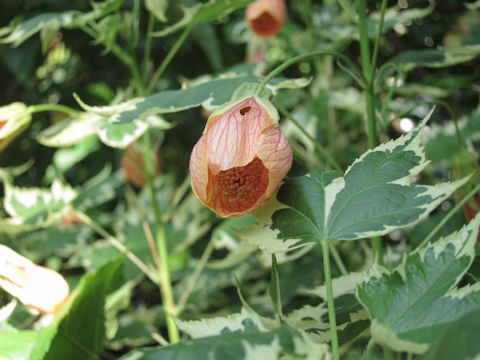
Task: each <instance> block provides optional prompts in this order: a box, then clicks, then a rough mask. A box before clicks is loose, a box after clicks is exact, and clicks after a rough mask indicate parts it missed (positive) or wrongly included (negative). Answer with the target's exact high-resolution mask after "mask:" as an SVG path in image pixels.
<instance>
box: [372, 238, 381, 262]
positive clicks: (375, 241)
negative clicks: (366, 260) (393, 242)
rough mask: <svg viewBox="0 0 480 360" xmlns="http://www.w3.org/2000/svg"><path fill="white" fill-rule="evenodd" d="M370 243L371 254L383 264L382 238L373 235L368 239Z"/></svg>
mask: <svg viewBox="0 0 480 360" xmlns="http://www.w3.org/2000/svg"><path fill="white" fill-rule="evenodd" d="M370 243H371V245H372V251H373V254H374V255H375V256H376V257H377V262H378V263H379V264H380V265H383V246H382V239H381V238H380V237H379V236H375V237H373V238H371V239H370Z"/></svg>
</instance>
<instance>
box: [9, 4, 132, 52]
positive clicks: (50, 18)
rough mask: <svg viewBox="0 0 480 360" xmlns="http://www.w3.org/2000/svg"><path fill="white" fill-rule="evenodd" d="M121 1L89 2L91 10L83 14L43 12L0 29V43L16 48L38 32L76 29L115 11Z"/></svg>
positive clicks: (71, 11) (74, 12)
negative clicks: (62, 28)
mask: <svg viewBox="0 0 480 360" xmlns="http://www.w3.org/2000/svg"><path fill="white" fill-rule="evenodd" d="M122 3H123V0H106V1H103V2H101V3H95V2H93V1H92V2H91V4H92V7H93V10H92V11H90V12H86V13H83V12H81V11H73V10H69V11H63V12H44V13H42V14H39V15H36V16H34V17H32V18H30V19H28V20H26V21H24V22H21V23H19V24H15V25H12V26H7V27H4V28H1V29H0V36H4V37H3V38H0V43H8V44H12V45H13V46H18V45H20V44H21V43H23V42H24V41H25V40H27V39H28V38H30V37H31V36H33V35H35V34H36V33H38V32H39V31H44V30H46V29H48V30H56V29H58V28H61V27H64V28H67V29H72V28H76V27H79V26H82V25H84V24H87V23H89V22H91V21H94V20H96V19H98V18H100V17H102V16H104V15H106V14H108V13H110V12H113V11H115V10H117V9H118V8H119V7H120V6H121V5H122Z"/></svg>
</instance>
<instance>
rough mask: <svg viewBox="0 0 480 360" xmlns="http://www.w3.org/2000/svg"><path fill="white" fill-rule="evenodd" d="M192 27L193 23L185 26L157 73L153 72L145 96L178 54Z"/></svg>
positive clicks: (153, 87)
mask: <svg viewBox="0 0 480 360" xmlns="http://www.w3.org/2000/svg"><path fill="white" fill-rule="evenodd" d="M193 25H194V24H193V23H190V24H188V25H187V27H186V28H185V30H183V33H182V34H181V35H180V37H179V38H178V39H177V41H176V42H175V44H173V46H172V48H171V49H170V51H169V52H168V54H167V56H165V58H164V59H163V61H162V63H161V64H160V66H159V67H158V69H157V71H155V74H154V75H153V78H152V80H150V83H149V85H148V87H147V94H150V93H151V92H152V91H153V90H154V89H155V86H156V85H157V82H158V80H159V79H160V77H161V76H162V74H163V72H164V71H165V69H166V68H167V66H168V65H169V64H170V62H171V61H172V59H173V57H174V56H175V54H176V53H177V52H178V50H180V47H181V46H182V44H183V43H184V41H185V40H186V38H187V36H188V35H189V34H190V31H192V28H193Z"/></svg>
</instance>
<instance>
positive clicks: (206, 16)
mask: <svg viewBox="0 0 480 360" xmlns="http://www.w3.org/2000/svg"><path fill="white" fill-rule="evenodd" d="M252 1H253V0H210V1H208V2H206V3H198V4H196V5H194V6H192V7H183V18H182V19H180V20H179V21H178V22H176V23H175V24H173V25H171V26H169V27H167V28H165V29H163V30H161V31H157V32H154V33H152V36H166V35H168V34H171V33H173V32H175V31H177V30H180V29H182V28H184V27H185V26H187V25H189V24H196V23H198V22H200V21H211V20H215V19H218V18H221V17H224V16H227V15H228V14H230V13H231V12H232V11H235V10H236V9H239V8H242V7H245V6H247V4H248V3H250V2H252Z"/></svg>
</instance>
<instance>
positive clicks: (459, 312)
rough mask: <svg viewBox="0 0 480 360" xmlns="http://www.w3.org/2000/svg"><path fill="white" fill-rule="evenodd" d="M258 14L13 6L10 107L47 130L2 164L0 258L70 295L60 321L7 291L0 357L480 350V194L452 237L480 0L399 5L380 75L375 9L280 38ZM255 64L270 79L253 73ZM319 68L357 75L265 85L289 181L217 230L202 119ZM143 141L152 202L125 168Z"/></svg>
mask: <svg viewBox="0 0 480 360" xmlns="http://www.w3.org/2000/svg"><path fill="white" fill-rule="evenodd" d="M248 3H249V1H247V0H245V1H244V0H231V1H227V0H224V1H221V0H217V1H208V2H207V1H204V2H201V1H193V0H182V1H170V2H169V1H165V0H163V1H162V0H156V1H155V0H152V1H145V2H142V1H138V0H123V1H122V0H107V1H98V2H85V1H68V2H66V1H58V0H30V1H3V2H2V3H1V4H0V25H1V28H0V42H1V45H0V64H1V65H0V66H1V68H2V71H0V84H1V88H2V91H1V92H0V105H2V106H6V105H8V104H11V103H13V102H21V103H24V104H26V106H27V107H28V109H29V110H28V111H31V116H32V120H31V123H30V124H29V126H28V127H27V128H25V130H24V131H23V132H22V133H21V134H19V135H18V136H17V137H15V138H14V139H13V140H12V142H11V143H10V144H9V145H8V146H7V147H5V148H4V149H3V150H1V152H0V178H1V179H2V182H3V186H2V187H1V189H0V196H1V197H2V198H3V202H2V204H1V206H0V242H1V243H2V244H5V245H7V246H9V247H11V248H13V249H15V250H16V251H17V252H19V253H21V254H23V255H24V256H26V257H28V258H29V259H31V260H32V261H34V262H36V263H40V264H42V265H45V266H48V267H50V268H52V269H55V270H57V271H59V272H61V273H62V274H63V275H64V276H65V278H66V279H67V281H68V282H69V284H70V287H71V289H74V291H73V293H72V296H71V299H70V300H69V302H68V303H67V304H66V305H65V306H64V307H63V308H62V310H61V311H60V312H59V313H58V314H56V315H55V317H51V318H48V316H42V317H40V316H38V314H37V313H35V312H34V311H32V310H31V309H29V308H27V307H25V306H23V305H22V304H20V303H16V301H15V300H12V298H11V297H10V296H9V295H7V294H6V293H4V292H1V293H0V357H6V358H28V359H42V358H47V359H48V358H50V359H58V358H64V357H65V358H67V357H68V358H70V357H71V356H72V354H73V353H75V354H77V355H76V356H79V357H78V358H81V359H85V358H92V359H98V358H105V359H111V358H120V357H122V358H125V359H140V358H142V359H154V358H161V357H162V356H165V357H168V358H172V359H177V358H178V359H187V358H192V359H194V358H195V359H196V358H207V357H212V358H217V359H244V358H250V359H256V358H267V359H277V358H282V359H287V358H302V359H303V358H305V359H322V358H324V357H325V356H327V355H326V354H327V353H328V352H332V348H335V346H334V345H332V343H334V342H335V341H338V343H339V347H340V353H341V355H342V358H346V359H361V358H395V356H396V357H397V358H411V357H415V358H418V359H421V358H425V359H451V358H452V356H453V355H451V354H455V355H454V357H455V358H456V359H467V358H471V356H476V355H478V354H479V353H480V348H479V346H478V341H475V339H476V338H478V333H479V331H480V329H479V324H480V323H479V322H478V321H473V319H477V320H478V317H479V307H478V304H479V286H480V285H479V282H478V278H479V276H480V262H479V254H480V251H479V245H478V243H476V239H477V232H478V227H479V225H480V224H479V222H480V217H479V216H477V217H476V218H475V219H474V220H471V219H472V216H469V215H471V214H472V211H473V213H475V210H477V209H478V206H479V203H480V201H478V200H477V199H478V194H477V195H475V196H476V197H475V196H474V197H473V198H472V199H470V200H469V202H467V204H466V206H470V209H473V210H472V211H470V210H468V208H467V207H465V206H464V207H460V208H459V210H458V211H456V212H455V213H452V214H453V216H451V217H448V221H446V222H445V223H444V224H443V223H441V221H442V219H444V217H445V216H446V215H447V214H450V213H449V211H450V210H451V209H452V208H453V207H455V206H456V205H458V204H459V202H460V201H461V200H462V199H463V198H464V197H465V195H467V193H469V192H470V190H471V189H473V188H474V187H475V186H477V185H478V177H477V176H478V175H473V176H471V177H470V178H466V176H469V175H471V174H472V173H473V172H474V171H476V169H477V168H478V161H477V160H478V146H479V140H480V136H479V135H480V110H479V103H478V99H479V90H480V87H479V74H480V62H479V60H478V56H477V54H478V53H480V20H479V19H480V17H479V11H480V10H479V8H480V5H479V2H478V1H476V2H466V1H453V0H450V1H441V2H433V1H407V0H399V1H398V2H397V1H386V2H385V4H386V11H385V13H384V16H385V17H384V22H383V26H382V27H381V36H380V37H379V43H378V44H379V46H378V49H377V50H378V57H377V58H375V59H376V64H372V68H369V67H368V66H366V60H367V58H366V57H365V54H364V51H363V50H362V47H363V46H364V40H366V39H368V42H369V43H370V54H371V53H372V51H373V48H374V43H375V39H376V37H377V32H378V29H379V25H380V23H381V20H380V19H381V6H380V2H376V1H366V2H365V1H362V0H360V1H352V2H350V1H344V0H343V1H316V0H296V1H290V2H287V8H288V14H289V19H288V22H287V23H286V25H285V27H284V28H283V29H282V31H281V32H280V33H279V34H278V35H277V36H275V37H273V38H270V39H268V40H259V39H258V38H257V37H255V36H254V35H253V34H252V31H251V30H250V29H249V28H248V26H247V25H246V23H245V20H244V7H245V6H246V5H247V4H248ZM362 3H363V4H366V9H367V11H366V16H367V18H366V19H367V22H366V24H367V26H366V28H365V30H366V32H365V33H364V34H362V33H360V32H359V23H361V13H362V11H361V4H362ZM360 27H361V26H360ZM362 39H363V40H362ZM362 41H363V43H362ZM256 46H260V47H261V48H262V49H263V51H264V56H263V61H261V62H259V63H250V62H247V58H248V55H249V52H250V51H251V49H252V48H255V47H256ZM172 49H173V50H172ZM175 51H178V52H177V53H176V54H175V53H174V52H175ZM314 51H324V52H338V53H340V54H342V55H344V56H345V57H347V58H348V59H350V60H351V61H352V62H353V64H355V66H356V68H353V67H352V66H350V64H347V63H345V62H344V61H341V60H338V59H337V58H335V57H334V56H327V55H320V56H315V57H313V56H312V57H310V58H305V59H303V60H301V61H298V62H296V63H294V64H293V65H292V66H290V67H288V68H287V69H286V70H285V71H283V72H282V74H281V75H280V74H279V75H278V76H276V77H275V78H274V79H273V80H272V81H271V82H270V83H269V85H268V87H267V90H268V91H267V93H268V95H271V98H272V101H273V103H274V104H275V106H276V107H277V108H278V109H279V112H280V114H281V126H282V129H283V131H284V133H285V134H286V136H287V138H288V140H289V143H290V145H291V147H292V149H293V151H294V164H293V166H292V169H291V170H290V172H289V174H288V176H287V179H286V181H285V183H284V184H283V185H282V187H281V188H280V190H279V193H278V196H277V197H276V199H273V200H272V202H271V203H269V204H268V205H267V206H266V207H265V208H263V209H262V210H261V211H259V212H258V213H255V214H253V215H246V216H243V217H240V218H232V219H226V220H221V219H218V218H216V217H215V214H213V213H212V212H211V211H210V210H208V209H206V208H205V207H203V206H202V205H201V204H200V203H199V202H198V200H197V199H196V198H195V196H194V195H193V194H192V192H191V190H190V179H189V175H188V162H189V157H190V152H191V149H192V148H193V146H194V144H195V142H196V141H197V140H198V138H199V137H200V135H201V133H202V131H203V128H204V126H205V122H206V118H207V117H206V115H205V114H206V112H208V111H211V110H214V109H215V108H216V107H218V106H220V105H222V104H224V103H226V102H228V101H229V100H230V99H231V98H232V97H241V96H245V94H250V92H251V91H252V89H256V86H258V84H259V83H261V81H262V79H263V76H264V75H266V74H268V73H270V72H271V71H272V70H273V69H274V68H275V67H276V66H278V65H280V64H281V63H282V62H284V61H287V60H289V59H291V58H293V57H295V56H298V55H301V54H306V53H309V52H314ZM172 55H174V56H173V57H172V58H171V59H169V57H170V56H172ZM367 55H368V53H367ZM165 59H167V61H166V60H165ZM168 60H171V61H168ZM159 69H160V70H159ZM372 69H375V70H372ZM369 91H370V94H371V95H372V96H373V98H374V103H373V105H372V106H373V115H374V118H375V120H376V123H375V124H374V130H375V131H374V132H376V133H377V136H376V138H375V139H374V140H373V143H372V142H371V141H372V138H371V130H372V129H371V128H370V129H369V128H368V125H367V117H368V116H370V115H368V114H367V112H368V102H369V95H368V94H369ZM37 105H38V106H37ZM43 105H46V107H44V108H42V107H41V106H43ZM57 105H61V106H65V107H66V108H61V107H56V106H57ZM35 106H37V107H35ZM23 110H25V109H23ZM23 110H22V111H23ZM367 115H368V116H367ZM2 120H3V119H0V121H2ZM454 120H455V121H458V132H457V133H456V131H455V125H454ZM405 124H407V125H405ZM405 126H409V127H410V128H405ZM402 135H404V136H403V137H402ZM459 136H460V140H461V141H459ZM133 143H134V144H135V148H136V149H137V150H138V151H139V154H140V158H142V159H143V161H144V162H145V163H146V165H145V169H144V172H146V173H147V174H149V175H150V176H147V178H148V179H147V181H146V182H147V185H145V186H143V187H137V186H134V185H132V184H130V183H129V182H128V181H126V180H125V174H124V171H123V170H122V157H123V156H124V149H125V148H126V147H127V146H128V145H130V144H133ZM378 144H383V145H379V146H378V147H377V145H378ZM369 149H370V150H369ZM155 154H158V156H159V158H160V159H161V160H160V164H161V165H160V168H161V170H160V172H159V174H158V175H157V176H155V177H154V178H153V176H152V175H153V174H154V173H155V169H154V164H153V163H152V162H151V161H150V160H152V159H153V158H154V155H155ZM155 156H156V155H155ZM137 161H138V160H137ZM140 167H141V166H140ZM330 169H332V170H330ZM307 174H308V175H307ZM372 174H374V176H372ZM477 190H478V188H477ZM477 192H478V191H477ZM27 193H28V194H29V196H33V197H34V198H35V199H36V201H35V202H34V203H33V204H32V203H31V202H29V201H26V200H24V199H25V198H26V197H25V196H26V194H27ZM454 193H455V195H454V196H450V195H452V194H454ZM152 194H153V196H152ZM476 200H477V202H476V203H475V201H476ZM470 220H471V222H469V221H470ZM439 224H441V227H440V226H438V225H439ZM468 224H469V225H468ZM452 233H453V234H452ZM371 237H377V238H379V239H380V240H379V241H381V245H382V250H383V251H382V252H383V254H382V255H379V253H378V249H375V245H372V244H371V242H370V241H369V240H368V239H369V238H371ZM342 240H345V241H342ZM162 244H163V245H164V246H165V248H166V249H168V251H167V255H168V259H167V257H163V258H162V255H161V254H162V249H161V247H162V246H163V245H162ZM319 244H320V245H319ZM125 249H128V251H126V250H125ZM329 252H330V255H331V256H329V255H328V254H329ZM164 254H165V253H164ZM272 254H274V256H273V257H272ZM159 257H160V258H159ZM330 257H331V258H332V260H333V261H332V264H331V268H329V269H328V270H327V268H326V267H324V264H325V259H329V258H330ZM165 267H168V269H169V271H168V273H169V275H170V278H169V279H165V278H164V276H165ZM162 271H163V272H162ZM327 272H331V274H326V273H327ZM159 274H160V275H159ZM161 274H164V275H161ZM325 276H327V277H329V276H330V277H332V278H333V293H330V292H329V291H330V290H329V288H328V284H327V283H325ZM162 281H167V282H168V283H169V284H171V291H170V292H171V293H170V294H168V291H167V292H165V287H168V286H166V285H165V283H162ZM159 288H160V289H162V291H159ZM169 299H170V300H171V299H173V300H174V304H173V306H171V307H170V308H169V305H168V303H169V301H170V300H169ZM379 299H381V301H379ZM330 300H331V303H330ZM330 305H331V306H332V308H331V309H330V308H329V307H330ZM330 310H334V313H335V315H336V325H337V331H335V332H334V331H333V329H332V326H331V323H330V322H329V320H331V318H332V313H330V315H329V311H330ZM169 313H172V314H173V316H174V317H175V319H176V320H172V318H170V317H169V316H170V315H169ZM447 313H448V314H449V315H448V316H445V314H447ZM172 321H175V323H174V325H172ZM169 322H170V325H169ZM172 327H173V328H177V327H178V329H179V334H180V338H179V339H178V340H180V342H179V343H178V344H176V345H169V346H165V345H168V342H172V343H174V342H175V341H174V340H175V334H172ZM333 333H335V334H336V333H338V339H337V340H334V339H333V338H335V337H337V335H333ZM452 339H455V341H454V340H452ZM72 349H75V351H74V350H72ZM446 349H447V350H446Z"/></svg>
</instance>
